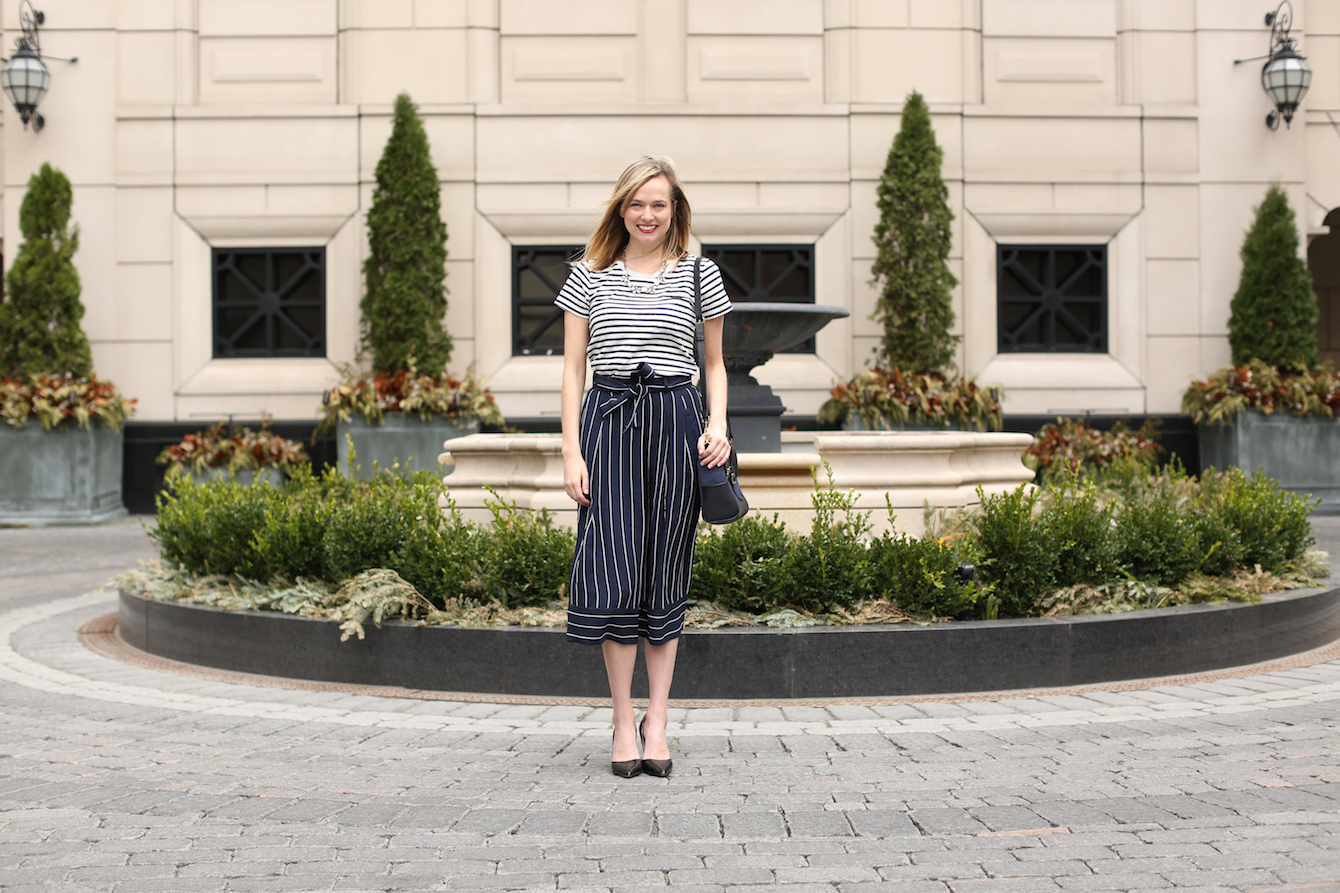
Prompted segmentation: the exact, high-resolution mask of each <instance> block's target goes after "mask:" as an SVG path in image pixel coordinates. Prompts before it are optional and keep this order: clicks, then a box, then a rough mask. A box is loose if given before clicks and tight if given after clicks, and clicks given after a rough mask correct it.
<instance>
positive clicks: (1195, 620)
mask: <svg viewBox="0 0 1340 893" xmlns="http://www.w3.org/2000/svg"><path fill="white" fill-rule="evenodd" d="M118 630H119V634H120V636H121V638H122V640H123V641H124V642H125V643H126V644H128V645H130V646H132V647H134V648H138V649H140V650H141V651H146V652H148V653H150V654H155V655H158V656H160V657H165V658H170V659H172V660H178V661H184V662H187V663H194V664H201V665H204V666H209V667H216V668H219V669H224V670H233V671H238V672H247V673H258V674H262V675H268V676H286V677H290V678H295V679H312V680H322V681H326V682H336V683H346V684H356V685H389V686H398V687H402V688H410V689H424V690H430V691H462V692H483V693H496V694H508V695H544V696H561V697H592V698H599V697H605V696H608V687H607V682H606V678H605V671H604V666H603V664H602V662H601V660H600V653H599V651H598V650H597V649H592V648H584V647H582V646H579V645H574V644H571V643H569V642H567V640H566V638H565V635H564V631H563V630H556V629H537V628H519V627H494V628H482V629H479V628H476V629H462V628H456V627H440V626H432V627H419V626H414V625H413V624H409V623H401V622H394V623H387V624H385V625H383V627H382V628H381V629H376V628H373V627H371V626H369V627H368V630H367V638H366V639H365V640H363V641H356V640H351V641H349V642H340V641H339V638H340V631H339V624H338V623H336V622H335V621H329V620H316V619H312V618H306V617H295V616H292V615H287V614H276V613H268V612H255V611H235V612H234V611H222V610H219V609H217V608H210V607H203V606H198V605H184V604H178V603H175V602H158V601H150V600H148V599H144V598H141V597H139V596H137V595H132V594H129V593H125V592H122V593H121V594H120V622H119V625H118ZM1337 639H1340V589H1329V590H1299V591H1296V592H1291V593H1277V594H1273V595H1269V596H1266V598H1265V599H1263V600H1262V602H1261V603H1259V604H1256V605H1189V606H1182V607H1176V608H1158V609H1153V610H1148V611H1138V612H1134V613H1131V614H1115V615H1112V614H1109V615H1085V616H1081V617H1065V618H1053V619H1030V620H998V621H975V622H969V623H954V624H937V625H935V626H930V627H920V626H912V625H898V626H868V627H821V628H811V629H803V630H795V629H758V628H743V629H742V628H732V629H717V630H686V631H685V633H684V638H683V640H682V642H681V644H680V659H679V661H678V665H677V666H676V668H675V689H674V694H675V697H676V698H681V699H704V698H741V699H743V698H834V697H874V696H900V695H919V694H949V693H963V692H983V691H1008V690H1014V689H1026V688H1059V687H1064V686H1071V685H1087V684H1094V683H1100V682H1115V681H1121V680H1126V679H1141V678H1152V677H1159V676H1174V675H1182V674H1188V673H1199V672H1205V671H1209V670H1216V669H1223V668H1225V667H1234V666H1243V665H1247V664H1254V663H1260V662H1263V661H1267V660H1273V659H1276V658H1279V657H1284V656H1287V655H1291V654H1297V653H1299V652H1303V651H1308V650H1310V649H1313V648H1318V647H1321V646H1324V645H1327V644H1329V643H1331V642H1334V641H1336V640H1337ZM646 684H647V683H646V675H645V672H644V671H643V668H642V666H641V664H639V667H638V673H637V676H636V677H635V680H634V695H635V696H637V697H645V696H646Z"/></svg>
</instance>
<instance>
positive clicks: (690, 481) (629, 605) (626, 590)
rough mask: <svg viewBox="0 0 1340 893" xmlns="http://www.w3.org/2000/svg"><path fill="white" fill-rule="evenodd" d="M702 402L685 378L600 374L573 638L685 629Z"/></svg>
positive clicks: (588, 451)
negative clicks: (624, 376) (623, 377)
mask: <svg viewBox="0 0 1340 893" xmlns="http://www.w3.org/2000/svg"><path fill="white" fill-rule="evenodd" d="M701 434H702V399H701V397H700V396H699V394H698V389H697V388H695V387H694V386H693V385H692V384H691V383H690V380H689V378H688V376H680V377H677V378H657V377H656V376H655V373H654V370H652V369H651V367H650V366H648V365H647V364H646V363H643V364H642V367H641V368H640V369H639V370H638V371H637V372H636V373H635V374H634V375H633V377H631V378H627V379H619V378H611V377H608V376H604V375H597V376H595V378H594V381H593V387H592V388H591V390H590V391H588V392H587V394H586V399H585V400H584V401H583V404H582V414H581V449H582V458H584V459H585V460H586V467H587V471H588V473H589V476H590V482H591V493H590V500H591V505H590V506H582V507H581V508H580V509H579V510H578V512H577V549H576V552H575V553H574V555H573V562H572V581H571V586H570V588H569V592H568V640H569V641H572V642H581V643H584V644H588V645H596V644H599V643H601V642H603V641H605V640H610V641H614V642H619V643H621V644H625V645H636V644H637V640H638V637H639V635H640V636H642V637H643V638H645V639H647V641H648V642H649V643H651V644H653V645H660V644H663V643H665V642H668V641H669V640H671V639H674V638H676V637H677V636H679V634H680V633H681V632H682V631H683V629H684V605H685V603H686V602H687V601H688V595H689V577H690V574H691V571H692V566H693V546H694V540H695V535H696V532H697V528H698V511H699V502H698V437H699V435H701Z"/></svg>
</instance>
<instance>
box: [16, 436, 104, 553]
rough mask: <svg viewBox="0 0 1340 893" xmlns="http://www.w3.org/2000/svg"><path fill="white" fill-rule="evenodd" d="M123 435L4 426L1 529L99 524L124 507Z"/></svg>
mask: <svg viewBox="0 0 1340 893" xmlns="http://www.w3.org/2000/svg"><path fill="white" fill-rule="evenodd" d="M121 457H122V440H121V432H120V431H113V430H112V429H110V428H104V427H102V426H100V425H98V424H97V423H94V424H93V426H92V428H91V429H85V428H80V427H78V426H76V425H71V424H66V425H61V426H60V427H58V428H56V429H54V430H52V431H43V430H42V426H41V425H39V424H37V422H36V421H30V422H29V423H28V424H27V425H26V426H24V427H23V428H14V427H12V426H11V425H7V424H0V524H17V525H27V526H32V527H44V526H47V525H52V524H100V523H102V522H103V521H110V520H112V519H113V518H119V517H121V516H122V515H124V514H125V513H126V508H125V506H124V505H122V504H121Z"/></svg>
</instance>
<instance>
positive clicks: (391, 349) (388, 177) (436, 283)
mask: <svg viewBox="0 0 1340 893" xmlns="http://www.w3.org/2000/svg"><path fill="white" fill-rule="evenodd" d="M441 212H442V199H441V194H440V192H439V187H438V181H437V169H436V168H434V167H433V162H432V159H431V158H430V156H429V152H428V134H427V133H425V132H424V129H423V122H422V121H420V120H419V113H418V108H417V107H416V106H415V105H414V103H413V102H411V101H410V98H409V95H408V94H405V93H401V94H400V95H399V96H397V97H396V101H395V124H394V126H393V128H392V130H391V138H390V139H389V140H387V142H386V149H385V150H384V151H383V152H382V157H381V160H380V161H378V162H377V186H376V188H375V189H374V190H373V193H372V207H371V209H370V210H369V211H368V243H369V245H368V247H369V249H370V252H369V255H368V259H367V261H365V262H364V264H363V276H364V282H365V292H364V295H363V300H362V303H361V304H360V305H359V306H360V309H361V310H362V312H363V346H364V348H365V349H366V350H368V351H370V352H371V354H372V369H373V371H374V372H389V373H395V372H400V371H403V370H405V369H406V368H408V366H409V362H410V360H411V359H413V360H414V361H415V365H416V366H417V367H418V369H419V370H420V371H422V372H426V373H428V374H430V375H440V374H442V372H443V370H444V369H445V368H446V365H447V361H448V360H449V359H450V358H451V336H450V335H448V334H447V331H446V329H445V328H444V327H443V325H442V318H443V316H445V315H446V312H447V291H446V278H447V271H446V261H447V226H446V224H445V223H443V222H442V213H441Z"/></svg>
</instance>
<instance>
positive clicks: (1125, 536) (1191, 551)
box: [1116, 491, 1208, 586]
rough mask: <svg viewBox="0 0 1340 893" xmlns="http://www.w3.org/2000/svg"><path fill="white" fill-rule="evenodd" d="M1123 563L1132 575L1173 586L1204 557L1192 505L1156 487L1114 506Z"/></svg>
mask: <svg viewBox="0 0 1340 893" xmlns="http://www.w3.org/2000/svg"><path fill="white" fill-rule="evenodd" d="M1116 518H1117V532H1118V536H1119V538H1120V541H1121V545H1120V552H1119V556H1120V561H1121V565H1122V567H1124V568H1126V570H1127V572H1128V573H1129V574H1130V575H1131V576H1133V577H1134V578H1135V579H1137V580H1140V581H1142V582H1149V583H1155V584H1157V585H1159V586H1176V585H1177V584H1178V583H1181V582H1182V581H1183V580H1185V579H1186V578H1187V577H1189V576H1190V575H1191V574H1193V573H1195V572H1196V571H1197V570H1198V569H1199V568H1200V566H1201V563H1202V561H1203V560H1204V558H1205V554H1206V551H1207V549H1208V547H1207V548H1205V549H1203V548H1202V546H1201V540H1200V531H1199V529H1198V527H1197V524H1196V517H1195V513H1194V511H1193V506H1192V505H1191V504H1190V502H1189V501H1187V500H1185V499H1184V498H1179V497H1177V496H1175V495H1174V494H1171V493H1168V492H1163V491H1156V492H1154V493H1151V494H1150V496H1149V498H1147V499H1145V500H1141V501H1132V502H1127V503H1125V504H1124V505H1122V506H1121V507H1120V508H1119V509H1118V510H1117V515H1116Z"/></svg>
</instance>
